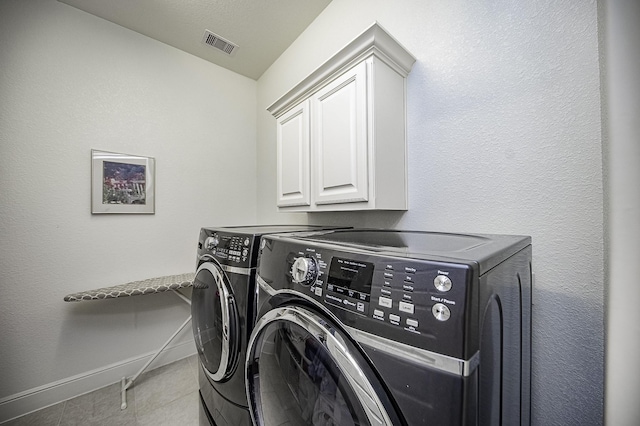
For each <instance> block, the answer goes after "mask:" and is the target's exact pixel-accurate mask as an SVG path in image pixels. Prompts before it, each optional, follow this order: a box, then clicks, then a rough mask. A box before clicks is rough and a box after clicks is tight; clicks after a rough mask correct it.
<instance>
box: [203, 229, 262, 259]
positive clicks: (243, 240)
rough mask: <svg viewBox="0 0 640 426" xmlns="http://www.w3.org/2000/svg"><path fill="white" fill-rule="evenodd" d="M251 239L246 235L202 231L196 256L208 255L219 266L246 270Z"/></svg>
mask: <svg viewBox="0 0 640 426" xmlns="http://www.w3.org/2000/svg"><path fill="white" fill-rule="evenodd" d="M251 243H252V238H251V237H250V236H247V235H242V234H233V233H227V232H222V231H213V230H208V229H203V230H202V231H201V233H200V239H199V241H198V255H199V256H202V255H204V254H208V255H211V256H213V257H214V258H215V259H217V260H218V261H219V262H220V263H221V264H224V265H231V266H236V267H242V268H246V267H249V264H250V256H251Z"/></svg>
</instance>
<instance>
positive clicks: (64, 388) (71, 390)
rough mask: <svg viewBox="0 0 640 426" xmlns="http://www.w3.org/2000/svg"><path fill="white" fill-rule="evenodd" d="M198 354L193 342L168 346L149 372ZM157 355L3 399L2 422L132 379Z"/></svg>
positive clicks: (80, 375)
mask: <svg viewBox="0 0 640 426" xmlns="http://www.w3.org/2000/svg"><path fill="white" fill-rule="evenodd" d="M195 353H196V347H195V344H194V342H193V341H192V340H189V341H187V342H182V343H178V344H176V345H175V346H168V347H166V348H165V350H164V351H162V353H161V354H160V355H159V356H158V358H156V359H155V360H154V361H153V362H152V363H151V365H149V367H148V368H147V371H148V370H152V369H154V368H157V367H161V366H163V365H166V364H170V363H172V362H174V361H178V360H181V359H183V358H186V357H188V356H191V355H194V354H195ZM154 354H155V351H153V352H149V353H146V354H142V355H140V356H136V357H133V358H129V359H126V360H123V361H120V362H117V363H114V364H111V365H106V366H104V367H100V368H97V369H95V370H91V371H87V372H84V373H81V374H78V375H76V376H72V377H67V378H65V379H62V380H58V381H57V382H53V383H49V384H46V385H43V386H39V387H37V388H33V389H29V390H26V391H24V392H20V393H17V394H14V395H10V396H8V397H6V398H2V399H1V400H0V423H4V422H6V421H8V420H11V419H14V418H16V417H20V416H23V415H25V414H29V413H31V412H34V411H37V410H40V409H42V408H46V407H49V406H51V405H55V404H58V403H60V402H62V401H66V400H68V399H71V398H75V397H76V396H79V395H83V394H85V393H88V392H92V391H94V390H96V389H100V388H103V387H105V386H109V385H112V384H114V383H116V382H119V381H120V380H121V379H122V378H123V377H131V376H133V375H134V374H136V373H137V372H138V371H139V370H140V369H141V368H142V366H144V365H145V363H146V362H147V361H149V359H151V357H152V356H153V355H154ZM134 386H135V383H134Z"/></svg>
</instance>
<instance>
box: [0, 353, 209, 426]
mask: <svg viewBox="0 0 640 426" xmlns="http://www.w3.org/2000/svg"><path fill="white" fill-rule="evenodd" d="M197 368H198V362H197V356H196V355H194V356H191V357H189V358H185V359H183V360H180V361H176V362H174V363H172V364H168V365H165V366H163V367H159V368H156V369H153V370H151V371H148V372H146V373H144V374H142V375H141V376H140V377H138V379H137V380H136V382H135V383H134V385H133V386H132V387H131V388H129V390H128V391H127V403H128V407H127V409H125V410H121V409H120V383H119V382H118V383H114V384H113V385H110V386H107V387H104V388H102V389H98V390H96V391H93V392H91V393H88V394H85V395H81V396H78V397H76V398H73V399H70V400H68V401H65V402H61V403H59V404H56V405H53V406H51V407H48V408H44V409H42V410H40V411H36V412H35V413H31V414H27V415H26V416H23V417H19V418H17V419H15V420H11V421H9V422H6V423H3V424H2V426H27V425H37V426H80V425H82V426H147V425H153V426H176V425H180V426H198V404H199V396H198V370H197Z"/></svg>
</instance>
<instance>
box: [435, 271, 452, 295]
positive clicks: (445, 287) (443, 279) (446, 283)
mask: <svg viewBox="0 0 640 426" xmlns="http://www.w3.org/2000/svg"><path fill="white" fill-rule="evenodd" d="M433 285H434V286H435V287H436V288H437V289H438V291H444V292H446V291H449V290H451V280H450V279H449V277H447V276H446V275H438V276H437V277H436V278H435V279H434V280H433Z"/></svg>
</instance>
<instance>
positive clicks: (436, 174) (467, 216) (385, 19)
mask: <svg viewBox="0 0 640 426" xmlns="http://www.w3.org/2000/svg"><path fill="white" fill-rule="evenodd" d="M597 18H598V17H597V5H596V2H595V1H585V2H576V1H571V0H565V1H544V0H537V1H532V2H514V1H506V0H501V1H488V0H487V1H482V0H472V1H461V0H460V1H447V2H441V1H423V0H403V1H395V2H389V1H383V0H378V1H373V0H366V1H365V0H333V2H332V3H331V4H330V5H329V6H328V8H327V9H325V11H324V12H323V13H322V14H321V15H320V16H319V17H318V18H317V19H316V21H314V23H313V24H312V25H311V26H310V27H309V28H308V29H307V30H306V31H305V32H304V33H303V34H302V35H301V36H300V37H299V38H298V40H297V41H296V42H295V43H294V44H293V45H292V46H291V47H290V48H289V49H288V50H287V52H285V53H284V54H283V55H282V56H281V57H280V59H279V60H278V61H277V62H276V63H275V64H274V65H273V66H272V67H271V68H270V69H269V70H268V71H267V72H266V73H265V74H264V75H263V76H262V78H261V79H260V80H259V87H258V93H259V95H258V108H259V110H258V130H259V131H258V142H259V143H258V155H259V158H260V162H259V163H258V175H259V176H260V177H261V179H260V180H259V187H258V194H259V196H258V207H259V210H258V212H259V213H258V214H259V217H260V219H261V220H262V221H266V222H274V221H279V220H281V219H284V218H290V217H294V218H295V219H294V220H299V221H304V220H309V221H310V222H314V223H345V224H351V225H359V226H376V227H377V226H384V227H394V226H395V227H398V228H403V229H425V230H439V231H463V232H487V233H514V234H527V235H531V236H532V237H533V253H534V254H533V260H534V273H535V277H536V282H535V290H534V303H535V306H534V313H533V326H534V331H533V391H532V392H533V424H534V425H539V426H549V425H562V426H566V425H597V424H601V423H602V421H603V374H604V373H603V365H604V360H603V345H604V335H603V310H604V297H603V292H604V284H603V283H604V273H603V268H604V260H603V259H604V254H603V252H604V247H603V235H604V230H603V172H602V137H601V130H602V129H601V124H600V123H601V117H600V107H601V105H600V82H599V77H600V74H599V57H598V25H597V24H598V20H597ZM374 20H377V21H378V22H379V23H380V24H381V25H382V26H383V27H385V28H386V29H387V30H388V31H389V32H390V33H391V34H392V35H393V36H395V37H396V38H397V39H398V40H399V41H400V42H401V43H402V44H403V45H405V46H406V47H407V48H408V50H409V51H411V52H412V53H413V54H414V55H415V56H416V58H417V62H416V64H415V65H414V68H413V70H412V72H411V74H410V75H409V78H408V86H407V87H408V117H407V124H408V147H409V158H408V161H409V211H407V212H405V213H397V212H395V213H393V212H371V213H334V214H325V213H318V214H310V215H305V214H297V215H284V214H278V213H277V212H276V209H275V120H274V119H273V118H272V117H270V116H269V113H268V112H266V111H265V110H264V109H265V108H266V107H267V106H268V105H269V104H270V103H272V102H273V101H275V100H276V99H277V98H278V97H279V96H281V95H282V94H283V93H285V92H286V91H287V90H288V89H290V88H291V87H293V86H294V85H295V84H296V83H297V82H299V81H300V80H301V79H303V78H304V77H305V76H306V75H307V74H308V73H310V72H311V71H312V70H313V69H314V68H315V67H317V66H318V65H319V64H321V63H322V62H323V61H324V60H326V59H327V58H328V57H330V56H331V55H332V54H333V53H335V52H336V51H337V50H338V49H339V48H340V47H342V46H343V45H344V44H346V43H347V42H348V41H350V40H351V39H352V38H353V37H355V36H356V35H357V34H359V33H360V32H361V31H362V30H364V29H365V28H366V27H367V26H369V25H370V24H371V23H372V22H373V21H374Z"/></svg>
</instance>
